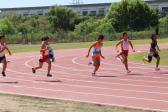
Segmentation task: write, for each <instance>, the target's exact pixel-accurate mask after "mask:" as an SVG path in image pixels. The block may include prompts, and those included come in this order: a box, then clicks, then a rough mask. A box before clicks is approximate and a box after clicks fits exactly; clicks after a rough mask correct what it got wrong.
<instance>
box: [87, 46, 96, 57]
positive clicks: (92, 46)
mask: <svg viewBox="0 0 168 112" xmlns="http://www.w3.org/2000/svg"><path fill="white" fill-rule="evenodd" d="M95 44H96V43H94V44H93V45H91V46H90V48H89V50H88V54H87V55H86V58H87V57H89V54H90V50H91V48H92V47H93V46H94V45H95Z"/></svg>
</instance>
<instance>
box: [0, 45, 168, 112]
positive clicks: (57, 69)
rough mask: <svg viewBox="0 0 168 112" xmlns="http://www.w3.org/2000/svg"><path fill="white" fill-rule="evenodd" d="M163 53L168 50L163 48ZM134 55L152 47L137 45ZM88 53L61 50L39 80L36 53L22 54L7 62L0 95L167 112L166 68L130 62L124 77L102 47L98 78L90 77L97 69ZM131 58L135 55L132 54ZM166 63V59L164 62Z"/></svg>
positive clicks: (110, 50)
mask: <svg viewBox="0 0 168 112" xmlns="http://www.w3.org/2000/svg"><path fill="white" fill-rule="evenodd" d="M159 46H160V48H161V49H165V48H167V44H159ZM134 47H135V50H136V51H147V50H148V49H149V47H150V46H149V45H136V46H134ZM87 51H88V48H87V49H86V48H81V49H69V50H57V51H55V56H56V62H53V63H52V71H51V74H52V75H53V77H51V78H48V77H46V72H47V64H46V63H45V64H44V66H43V69H39V70H38V71H37V73H36V74H33V73H32V72H31V68H32V67H35V66H37V64H38V55H39V53H38V52H32V53H19V54H13V55H12V56H11V57H7V59H8V60H9V61H11V63H10V64H8V67H7V70H6V74H7V77H1V78H0V86H1V87H0V92H1V93H9V94H17V95H26V96H35V97H44V98H52V99H61V100H72V101H79V102H87V103H95V104H102V105H112V106H121V107H129V108H137V109H148V110H155V111H165V112H167V111H168V67H167V66H159V67H160V68H161V71H155V65H151V64H150V65H149V64H147V65H142V64H141V63H136V62H130V61H129V69H130V70H131V71H132V72H131V73H130V74H126V70H125V68H124V66H123V64H122V63H121V62H120V61H119V60H117V59H115V58H114V57H115V55H116V50H115V49H114V47H103V48H102V54H103V55H104V56H105V59H101V66H100V69H99V70H98V72H97V75H98V76H99V77H92V75H91V73H92V71H93V66H88V65H87V64H88V62H89V61H90V58H85V55H86V54H87ZM130 53H132V50H130ZM161 61H162V59H161Z"/></svg>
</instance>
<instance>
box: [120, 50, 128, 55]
mask: <svg viewBox="0 0 168 112" xmlns="http://www.w3.org/2000/svg"><path fill="white" fill-rule="evenodd" d="M120 54H125V55H126V56H128V50H121V51H120Z"/></svg>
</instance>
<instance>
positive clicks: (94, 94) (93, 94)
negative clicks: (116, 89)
mask: <svg viewBox="0 0 168 112" xmlns="http://www.w3.org/2000/svg"><path fill="white" fill-rule="evenodd" d="M0 85H6V86H11V87H16V88H26V89H36V90H45V91H54V92H55V91H57V92H64V93H74V94H85V95H92V96H103V97H116V98H125V99H136V100H145V101H154V102H164V103H168V101H167V100H156V99H147V98H142V97H141V98H140V97H139V98H137V97H128V96H116V95H106V94H96V93H89V92H87V93H86V92H75V91H67V90H58V89H56V90H55V89H44V88H36V87H27V86H16V85H8V84H0Z"/></svg>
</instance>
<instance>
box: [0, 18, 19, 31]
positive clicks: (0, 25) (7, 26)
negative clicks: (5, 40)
mask: <svg viewBox="0 0 168 112" xmlns="http://www.w3.org/2000/svg"><path fill="white" fill-rule="evenodd" d="M0 33H3V34H6V33H16V28H15V27H14V25H13V23H12V22H10V21H9V20H8V18H7V17H5V18H3V19H2V20H0Z"/></svg>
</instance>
